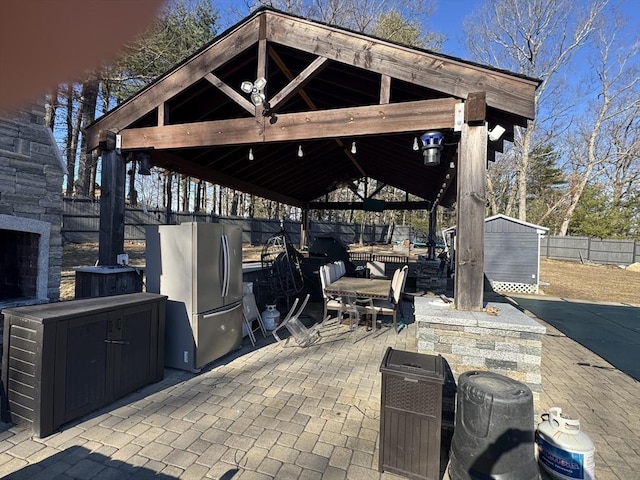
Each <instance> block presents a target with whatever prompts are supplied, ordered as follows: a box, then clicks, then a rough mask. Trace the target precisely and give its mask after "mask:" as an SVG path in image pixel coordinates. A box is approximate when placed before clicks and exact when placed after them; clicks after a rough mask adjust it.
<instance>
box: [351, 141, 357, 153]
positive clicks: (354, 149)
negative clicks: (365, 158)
mask: <svg viewBox="0 0 640 480" xmlns="http://www.w3.org/2000/svg"><path fill="white" fill-rule="evenodd" d="M356 151H357V150H356V142H353V143H352V144H351V153H353V154H354V155H355V153H356Z"/></svg>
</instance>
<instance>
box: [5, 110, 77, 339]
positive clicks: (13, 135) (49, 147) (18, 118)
mask: <svg viewBox="0 0 640 480" xmlns="http://www.w3.org/2000/svg"><path fill="white" fill-rule="evenodd" d="M64 173H65V165H64V162H63V159H62V158H61V156H60V152H59V151H58V147H57V146H56V143H55V140H54V138H53V135H52V133H51V130H49V129H48V128H47V127H46V126H45V125H44V106H43V105H42V104H34V105H29V106H27V107H26V108H23V109H21V110H18V111H15V112H11V113H8V112H0V311H1V310H2V309H3V308H6V307H9V306H11V307H14V306H20V305H31V304H35V303H44V302H55V301H58V300H59V299H60V272H61V268H62V235H61V226H62V180H63V175H64ZM1 319H2V317H1V315H0V320H1ZM0 328H1V327H0Z"/></svg>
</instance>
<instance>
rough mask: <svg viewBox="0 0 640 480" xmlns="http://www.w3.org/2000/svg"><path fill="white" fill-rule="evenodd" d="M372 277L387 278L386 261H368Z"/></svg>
mask: <svg viewBox="0 0 640 480" xmlns="http://www.w3.org/2000/svg"><path fill="white" fill-rule="evenodd" d="M367 268H368V269H369V277H370V278H387V276H386V274H385V268H386V265H385V263H384V262H378V261H372V262H367Z"/></svg>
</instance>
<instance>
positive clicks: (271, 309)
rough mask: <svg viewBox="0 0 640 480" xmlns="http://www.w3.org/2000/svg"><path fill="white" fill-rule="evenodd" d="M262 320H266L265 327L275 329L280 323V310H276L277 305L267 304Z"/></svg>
mask: <svg viewBox="0 0 640 480" xmlns="http://www.w3.org/2000/svg"><path fill="white" fill-rule="evenodd" d="M262 321H263V322H264V328H266V329H267V330H275V328H276V326H277V325H278V323H280V312H279V311H278V310H276V306H275V305H267V308H266V310H265V311H264V312H262Z"/></svg>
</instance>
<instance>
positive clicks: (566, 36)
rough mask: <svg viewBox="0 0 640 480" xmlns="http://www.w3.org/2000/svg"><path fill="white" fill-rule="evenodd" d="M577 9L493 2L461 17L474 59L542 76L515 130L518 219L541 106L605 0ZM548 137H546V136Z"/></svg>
mask: <svg viewBox="0 0 640 480" xmlns="http://www.w3.org/2000/svg"><path fill="white" fill-rule="evenodd" d="M584 3H585V5H584V8H580V9H579V10H578V11H576V8H575V3H574V2H573V1H572V0H528V1H522V0H493V1H491V2H486V3H484V4H483V6H482V7H481V9H480V10H479V11H478V12H474V13H473V14H472V15H470V16H469V17H467V18H466V19H465V33H466V38H467V45H468V47H469V50H470V51H471V52H472V54H473V56H474V57H475V59H476V60H478V61H481V62H485V63H489V64H491V65H494V66H496V67H500V68H505V69H509V70H512V71H515V72H518V73H522V74H525V75H529V76H532V77H537V78H540V79H542V80H543V83H542V84H541V85H540V87H539V88H538V90H537V91H536V95H535V110H536V118H537V120H535V121H529V122H528V125H527V128H526V130H523V129H517V130H516V132H515V133H516V134H515V145H514V146H515V148H516V150H517V154H516V157H515V159H516V160H517V192H518V217H519V218H520V219H522V220H526V216H527V178H528V174H529V156H530V153H531V151H532V150H533V149H534V148H535V145H534V139H535V136H534V135H535V133H536V127H537V126H538V123H544V120H543V119H540V118H539V117H540V113H541V105H542V104H543V103H544V102H545V101H546V99H547V97H552V96H553V95H554V94H558V93H559V88H558V86H559V82H558V79H557V78H556V77H557V76H558V73H559V72H560V71H561V69H562V68H563V67H565V66H567V65H568V64H569V63H570V61H571V60H572V58H573V57H574V55H575V54H576V52H577V51H578V50H579V49H580V48H581V47H582V46H583V45H585V43H586V42H587V41H588V40H589V39H590V38H591V36H592V35H593V33H594V32H595V31H597V30H598V28H599V22H600V20H601V15H602V13H603V10H604V8H605V7H606V6H607V4H608V3H609V0H589V1H588V2H584ZM547 140H548V139H547Z"/></svg>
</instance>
